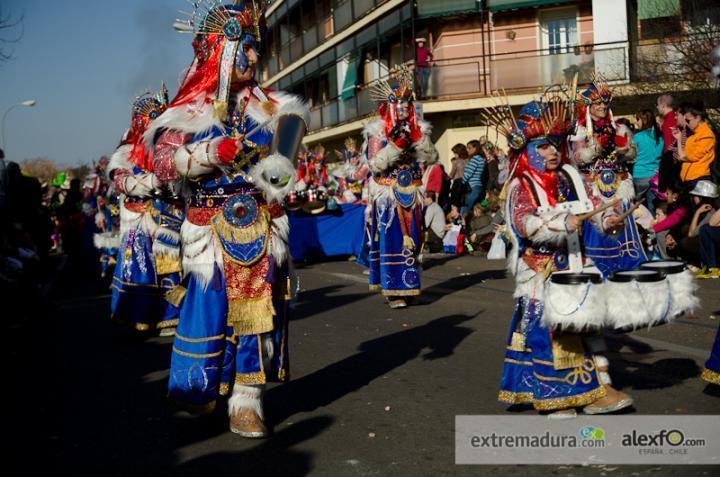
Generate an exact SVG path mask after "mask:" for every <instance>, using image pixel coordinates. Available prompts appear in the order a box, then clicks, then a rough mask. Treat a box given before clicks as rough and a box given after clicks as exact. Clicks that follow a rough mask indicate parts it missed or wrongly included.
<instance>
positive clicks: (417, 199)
mask: <svg viewBox="0 0 720 477" xmlns="http://www.w3.org/2000/svg"><path fill="white" fill-rule="evenodd" d="M411 78H412V75H411V73H409V72H408V71H407V70H406V69H405V68H400V70H399V74H398V85H397V86H396V87H394V88H393V87H391V86H390V85H389V84H388V83H387V82H385V81H381V82H379V83H378V84H377V86H376V87H375V89H374V91H373V97H374V99H375V100H376V101H377V102H378V103H379V113H380V119H378V120H376V121H373V122H371V123H370V124H368V125H367V126H366V127H365V129H364V131H363V136H364V137H365V144H364V146H363V151H364V153H365V157H366V158H367V163H368V165H369V167H370V170H371V171H372V174H373V177H372V178H371V179H370V186H369V197H368V212H369V213H368V215H369V227H370V228H369V238H370V250H369V260H370V289H371V290H379V291H382V294H383V295H385V296H387V297H390V298H396V301H395V303H399V304H400V305H401V306H404V302H403V301H402V300H401V299H400V300H397V298H399V297H400V298H401V297H407V296H415V295H419V294H420V272H419V269H418V264H417V255H418V253H419V251H420V250H421V249H422V224H423V216H422V206H423V204H422V200H423V199H422V197H423V196H422V187H421V184H422V181H421V179H422V175H421V172H420V162H426V163H432V162H435V161H436V160H437V152H436V151H435V147H434V146H433V144H432V142H431V141H430V130H431V126H430V124H429V123H427V122H425V121H423V120H421V119H419V118H418V117H417V116H416V114H415V108H414V106H413V92H412V80H411ZM392 304H393V302H392V301H391V305H392Z"/></svg>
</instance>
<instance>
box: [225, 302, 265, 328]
mask: <svg viewBox="0 0 720 477" xmlns="http://www.w3.org/2000/svg"><path fill="white" fill-rule="evenodd" d="M274 316H275V307H274V306H273V303H272V297H271V296H268V297H261V298H257V299H252V300H233V301H231V302H230V303H228V326H232V327H233V328H235V333H236V334H238V335H259V334H262V333H267V332H268V331H272V330H273V328H274V326H273V317H274Z"/></svg>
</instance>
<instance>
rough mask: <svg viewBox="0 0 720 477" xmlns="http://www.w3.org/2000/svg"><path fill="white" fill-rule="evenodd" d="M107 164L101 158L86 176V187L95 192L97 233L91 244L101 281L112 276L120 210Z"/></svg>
mask: <svg viewBox="0 0 720 477" xmlns="http://www.w3.org/2000/svg"><path fill="white" fill-rule="evenodd" d="M109 162H110V161H109V159H107V157H103V158H101V159H100V161H98V164H97V165H96V166H95V171H94V173H93V174H90V175H89V176H88V179H90V183H91V184H92V185H90V184H88V185H89V186H90V187H91V188H92V189H95V190H96V191H97V192H96V193H95V194H96V199H95V201H96V204H97V206H96V213H95V227H96V229H97V232H96V233H95V235H94V237H93V242H94V244H95V248H97V249H98V252H99V253H100V257H99V261H100V278H101V279H104V278H106V277H107V276H109V275H112V272H111V267H112V266H113V265H115V264H116V260H115V257H116V256H117V250H118V247H119V245H120V209H119V208H118V194H117V193H116V192H115V189H114V187H112V184H111V183H110V182H109V181H108V180H107V167H108V165H109ZM86 184H87V182H86Z"/></svg>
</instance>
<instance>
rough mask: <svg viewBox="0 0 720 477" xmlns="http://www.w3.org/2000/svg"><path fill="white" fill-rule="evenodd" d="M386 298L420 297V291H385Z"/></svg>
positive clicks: (383, 292)
mask: <svg viewBox="0 0 720 477" xmlns="http://www.w3.org/2000/svg"><path fill="white" fill-rule="evenodd" d="M382 294H383V295H384V296H418V295H420V290H383V291H382Z"/></svg>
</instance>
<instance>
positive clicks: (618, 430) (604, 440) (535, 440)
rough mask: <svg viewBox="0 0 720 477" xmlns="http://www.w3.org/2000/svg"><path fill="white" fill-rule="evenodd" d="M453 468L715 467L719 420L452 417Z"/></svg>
mask: <svg viewBox="0 0 720 477" xmlns="http://www.w3.org/2000/svg"><path fill="white" fill-rule="evenodd" d="M455 463H456V464H513V465H516V464H583V465H589V464H672V465H696V464H702V465H712V464H720V416H714V415H708V416H667V415H658V416H628V415H615V416H578V417H576V418H571V419H548V417H547V416H456V418H455Z"/></svg>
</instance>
